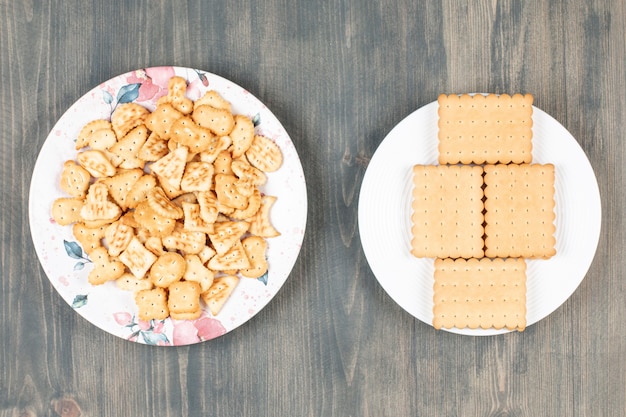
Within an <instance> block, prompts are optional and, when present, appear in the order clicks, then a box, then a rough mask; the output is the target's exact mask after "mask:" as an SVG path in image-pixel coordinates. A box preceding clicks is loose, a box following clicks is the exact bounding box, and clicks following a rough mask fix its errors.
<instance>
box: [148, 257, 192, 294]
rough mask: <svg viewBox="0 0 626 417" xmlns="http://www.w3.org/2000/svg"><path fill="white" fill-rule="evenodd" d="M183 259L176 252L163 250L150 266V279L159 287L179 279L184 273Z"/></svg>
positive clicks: (164, 286)
mask: <svg viewBox="0 0 626 417" xmlns="http://www.w3.org/2000/svg"><path fill="white" fill-rule="evenodd" d="M186 265H187V264H186V263H185V259H184V258H183V257H182V256H181V255H180V254H178V253H176V252H165V253H164V254H163V255H161V256H159V257H158V258H157V260H156V261H155V262H154V264H153V265H152V267H151V268H150V274H149V277H150V280H151V281H152V283H153V284H154V285H155V286H157V287H161V288H167V287H169V286H170V285H172V284H173V283H175V282H178V281H180V279H181V278H182V277H183V274H184V273H185V268H186Z"/></svg>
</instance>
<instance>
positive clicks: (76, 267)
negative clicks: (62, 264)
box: [74, 262, 85, 271]
mask: <svg viewBox="0 0 626 417" xmlns="http://www.w3.org/2000/svg"><path fill="white" fill-rule="evenodd" d="M83 268H85V263H84V262H76V265H74V271H81V270H83Z"/></svg>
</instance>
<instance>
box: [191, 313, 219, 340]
mask: <svg viewBox="0 0 626 417" xmlns="http://www.w3.org/2000/svg"><path fill="white" fill-rule="evenodd" d="M194 326H195V327H196V329H197V330H198V337H199V338H200V339H201V340H210V339H215V338H216V337H218V336H221V335H223V334H225V333H226V328H224V326H223V325H222V323H220V321H219V320H215V319H214V318H211V317H201V318H199V319H198V320H196V321H195V323H194Z"/></svg>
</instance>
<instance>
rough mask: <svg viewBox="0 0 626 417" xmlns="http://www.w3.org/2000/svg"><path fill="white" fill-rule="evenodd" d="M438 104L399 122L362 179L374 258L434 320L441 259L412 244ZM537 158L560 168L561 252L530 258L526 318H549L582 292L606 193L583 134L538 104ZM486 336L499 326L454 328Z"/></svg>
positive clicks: (364, 220)
mask: <svg viewBox="0 0 626 417" xmlns="http://www.w3.org/2000/svg"><path fill="white" fill-rule="evenodd" d="M437 109H438V104H437V102H436V101H435V102H432V103H430V104H428V105H426V106H424V107H422V108H420V109H418V110H416V111H415V112H413V113H411V114H410V115H408V116H407V117H406V118H405V119H404V120H402V121H401V122H400V123H398V124H397V125H396V126H395V127H394V128H393V129H392V130H391V131H390V132H389V134H388V135H387V136H386V137H385V138H384V139H383V141H382V143H381V144H380V146H379V147H378V149H377V150H376V152H375V153H374V156H373V157H372V159H371V161H370V163H369V165H368V167H367V170H366V172H365V176H364V177H363V183H362V185H361V192H360V196H359V214H358V216H359V219H358V220H359V232H360V235H361V243H362V245H363V250H364V252H365V256H366V258H367V261H368V264H369V266H370V268H371V269H372V271H373V272H374V275H375V276H376V278H377V280H378V282H379V283H380V284H381V286H382V287H383V289H384V290H385V291H386V292H387V293H388V294H389V296H390V297H391V298H392V299H393V300H394V301H395V302H396V303H398V304H399V305H400V306H401V307H402V308H403V309H404V310H406V311H407V312H408V313H410V314H411V315H413V316H414V317H415V318H417V319H419V320H421V321H423V322H425V323H427V324H431V323H432V319H433V311H432V309H433V301H432V300H433V273H434V259H430V258H419V259H418V258H415V257H413V256H412V255H411V254H410V249H411V191H412V187H413V183H412V176H411V175H412V167H413V165H415V164H426V165H429V164H433V165H435V164H437V163H438V162H437V160H438V150H437V143H438V139H437V130H438V129H437V120H438V116H437ZM532 118H533V161H532V162H533V163H542V164H545V163H552V164H554V167H555V202H556V206H555V214H556V220H555V225H556V234H555V238H556V252H557V253H556V255H555V256H554V257H552V258H550V259H548V260H543V259H536V260H527V261H526V263H527V285H526V290H527V295H526V312H527V314H526V324H527V326H530V325H532V324H534V323H536V322H537V321H539V320H541V319H543V318H544V317H546V316H548V315H549V314H550V313H552V312H553V311H554V310H556V309H557V308H558V307H559V306H560V305H561V304H563V303H564V302H565V301H566V300H567V299H568V298H569V297H570V295H571V294H572V293H573V292H574V291H575V290H576V288H577V287H578V285H579V284H580V283H581V282H582V280H583V278H584V277H585V275H586V273H587V271H588V269H589V267H590V266H591V262H592V261H593V258H594V255H595V253H596V248H597V245H598V239H599V237H600V223H601V207H600V193H599V189H598V183H597V181H596V177H595V174H594V172H593V169H592V167H591V164H590V163H589V160H588V159H587V156H586V155H585V153H584V151H583V150H582V148H581V147H580V145H579V144H578V142H577V141H576V139H575V138H574V137H573V136H572V135H571V134H570V133H569V132H568V131H567V130H566V129H565V127H563V126H562V125H561V124H560V123H559V122H558V121H556V120H555V119H554V118H553V117H551V116H550V115H549V114H547V113H545V112H544V111H542V110H540V109H538V108H536V107H533V116H532ZM448 331H450V332H452V333H458V334H465V335H473V336H487V335H495V334H501V333H507V332H508V330H506V329H503V330H495V329H475V330H473V329H468V328H465V329H457V328H453V329H449V330H448Z"/></svg>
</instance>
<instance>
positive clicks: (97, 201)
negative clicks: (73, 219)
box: [80, 182, 122, 223]
mask: <svg viewBox="0 0 626 417" xmlns="http://www.w3.org/2000/svg"><path fill="white" fill-rule="evenodd" d="M108 196H109V189H108V187H107V186H106V184H104V183H102V182H96V183H93V184H91V185H90V186H89V191H88V192H87V198H86V199H85V205H84V206H83V208H81V210H80V215H81V217H82V218H83V219H85V220H87V221H98V220H102V221H106V222H109V223H111V222H113V221H115V220H117V219H118V218H119V217H120V216H121V214H122V210H121V209H120V207H119V206H118V205H117V204H115V203H113V202H111V201H109V199H108Z"/></svg>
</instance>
